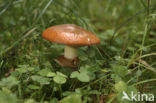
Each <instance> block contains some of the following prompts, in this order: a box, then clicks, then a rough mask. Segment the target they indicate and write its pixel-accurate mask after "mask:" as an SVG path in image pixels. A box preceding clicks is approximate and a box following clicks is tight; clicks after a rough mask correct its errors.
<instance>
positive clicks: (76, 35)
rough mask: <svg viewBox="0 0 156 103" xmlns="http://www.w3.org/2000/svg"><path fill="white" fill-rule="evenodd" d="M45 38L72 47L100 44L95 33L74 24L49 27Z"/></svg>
mask: <svg viewBox="0 0 156 103" xmlns="http://www.w3.org/2000/svg"><path fill="white" fill-rule="evenodd" d="M42 36H43V38H45V39H46V40H49V41H51V42H56V43H60V44H65V45H70V46H85V45H94V44H99V43H100V40H99V38H97V37H96V36H95V35H94V34H93V33H91V32H89V31H87V30H84V29H83V28H81V27H79V26H77V25H74V24H63V25H56V26H52V27H49V28H48V29H46V30H45V31H44V32H43V34H42Z"/></svg>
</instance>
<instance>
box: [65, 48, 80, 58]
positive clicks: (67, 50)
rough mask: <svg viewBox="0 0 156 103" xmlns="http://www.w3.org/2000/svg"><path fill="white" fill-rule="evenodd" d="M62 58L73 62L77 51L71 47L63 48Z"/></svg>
mask: <svg viewBox="0 0 156 103" xmlns="http://www.w3.org/2000/svg"><path fill="white" fill-rule="evenodd" d="M64 57H65V58H66V59H70V60H73V59H74V58H76V57H77V50H76V48H75V47H72V46H67V45H66V46H65V47H64Z"/></svg>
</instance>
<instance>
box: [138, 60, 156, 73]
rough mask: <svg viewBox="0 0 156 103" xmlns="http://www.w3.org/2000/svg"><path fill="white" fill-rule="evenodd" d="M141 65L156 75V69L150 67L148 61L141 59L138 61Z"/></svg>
mask: <svg viewBox="0 0 156 103" xmlns="http://www.w3.org/2000/svg"><path fill="white" fill-rule="evenodd" d="M137 61H138V62H139V63H141V64H143V65H144V66H145V67H146V68H147V69H149V70H151V71H153V72H154V73H155V74H156V69H155V68H153V67H152V66H150V65H149V64H148V63H147V62H146V61H144V60H142V59H139V60H137Z"/></svg>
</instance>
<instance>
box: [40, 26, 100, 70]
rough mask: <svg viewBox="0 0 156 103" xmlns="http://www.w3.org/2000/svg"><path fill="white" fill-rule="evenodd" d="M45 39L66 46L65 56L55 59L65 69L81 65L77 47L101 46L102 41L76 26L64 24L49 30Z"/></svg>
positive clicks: (44, 36) (46, 31)
mask: <svg viewBox="0 0 156 103" xmlns="http://www.w3.org/2000/svg"><path fill="white" fill-rule="evenodd" d="M42 36H43V38H44V39H46V40H49V41H51V42H56V43H59V44H64V45H65V47H64V55H63V56H61V57H58V58H56V59H54V60H55V61H56V62H57V63H58V64H60V65H61V66H64V67H70V68H75V67H77V65H78V64H79V59H78V57H77V47H80V46H89V45H95V44H99V43H100V40H99V38H97V37H96V36H95V35H94V34H93V33H91V32H89V31H87V30H85V29H83V28H81V27H79V26H77V25H75V24H62V25H56V26H52V27H49V28H47V29H46V30H45V31H44V32H43V34H42Z"/></svg>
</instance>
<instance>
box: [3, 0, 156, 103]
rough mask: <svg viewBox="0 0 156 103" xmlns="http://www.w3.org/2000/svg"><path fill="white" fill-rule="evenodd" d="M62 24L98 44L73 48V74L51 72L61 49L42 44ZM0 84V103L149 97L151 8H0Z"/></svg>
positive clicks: (155, 89)
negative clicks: (74, 27)
mask: <svg viewBox="0 0 156 103" xmlns="http://www.w3.org/2000/svg"><path fill="white" fill-rule="evenodd" d="M66 23H67V24H77V25H79V26H81V27H83V28H85V29H87V30H89V31H91V32H93V33H95V34H96V35H97V36H98V37H99V38H100V40H101V44H100V45H97V46H91V47H87V46H86V47H81V48H79V50H78V55H79V58H80V61H81V62H80V65H79V67H78V68H77V69H76V70H71V69H69V68H64V67H61V66H59V65H58V64H56V63H55V62H54V61H53V59H54V58H55V57H57V56H59V55H61V54H62V53H63V45H58V44H55V43H51V42H48V41H46V40H44V39H43V38H42V37H41V34H42V32H43V30H45V29H46V28H47V27H50V26H53V25H57V24H66ZM0 78H1V80H0V103H57V102H60V103H106V102H107V103H111V102H112V103H130V101H126V100H125V101H121V97H122V91H126V92H127V93H130V91H134V92H136V93H138V92H139V93H152V94H154V95H155V97H156V0H0ZM132 103H134V102H132Z"/></svg>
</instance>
